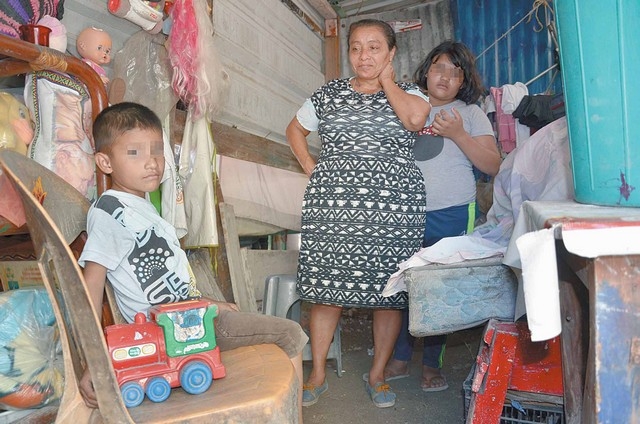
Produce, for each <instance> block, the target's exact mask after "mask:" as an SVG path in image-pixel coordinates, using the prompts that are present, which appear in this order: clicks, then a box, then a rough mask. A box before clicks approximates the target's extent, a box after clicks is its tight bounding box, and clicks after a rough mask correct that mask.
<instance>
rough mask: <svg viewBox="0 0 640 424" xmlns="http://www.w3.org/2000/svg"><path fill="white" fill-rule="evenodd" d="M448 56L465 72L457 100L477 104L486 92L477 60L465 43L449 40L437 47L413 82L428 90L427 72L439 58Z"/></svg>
mask: <svg viewBox="0 0 640 424" xmlns="http://www.w3.org/2000/svg"><path fill="white" fill-rule="evenodd" d="M443 54H446V55H447V56H449V60H451V63H453V64H454V65H455V66H456V67H457V68H460V69H462V71H463V72H464V81H462V85H461V86H460V89H459V90H458V94H457V95H456V99H459V100H462V101H463V102H465V103H466V104H471V103H475V102H476V101H477V100H478V99H479V98H480V96H481V95H482V94H484V92H485V88H484V85H483V84H482V79H481V78H480V74H479V73H478V70H477V69H476V58H475V56H474V55H473V53H472V52H471V50H469V47H467V46H466V45H465V44H463V43H459V42H455V41H452V40H447V41H444V42H442V43H440V44H439V45H438V46H437V47H435V48H434V49H433V50H431V52H430V53H429V55H427V57H426V58H425V59H424V60H423V61H422V63H421V64H420V65H419V66H418V69H416V71H415V72H414V74H413V80H414V81H415V83H416V84H418V85H419V86H420V88H422V89H423V90H425V91H428V90H427V72H429V68H430V67H431V65H433V64H434V63H436V62H437V61H438V58H439V57H440V56H442V55H443Z"/></svg>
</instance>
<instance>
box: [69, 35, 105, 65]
mask: <svg viewBox="0 0 640 424" xmlns="http://www.w3.org/2000/svg"><path fill="white" fill-rule="evenodd" d="M76 48H77V49H78V54H79V55H80V56H82V58H83V59H85V60H90V61H91V62H93V63H95V64H97V65H106V64H107V63H109V62H110V61H111V36H109V34H108V33H107V32H106V31H104V30H101V29H98V28H94V27H89V28H85V29H83V30H82V31H81V32H80V34H78V39H77V40H76Z"/></svg>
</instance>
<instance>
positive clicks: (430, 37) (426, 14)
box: [340, 0, 453, 81]
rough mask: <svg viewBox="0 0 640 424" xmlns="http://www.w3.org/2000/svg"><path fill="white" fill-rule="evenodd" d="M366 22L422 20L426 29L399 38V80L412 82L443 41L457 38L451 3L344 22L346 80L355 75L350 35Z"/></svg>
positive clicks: (396, 66) (443, 0)
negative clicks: (358, 23)
mask: <svg viewBox="0 0 640 424" xmlns="http://www.w3.org/2000/svg"><path fill="white" fill-rule="evenodd" d="M364 18H374V19H380V20H383V21H387V22H388V21H397V20H399V21H402V20H410V19H421V20H422V29H419V30H413V31H407V32H400V33H397V34H396V40H397V43H398V51H397V52H396V55H395V58H394V60H393V65H394V69H395V71H396V79H398V80H400V81H412V80H413V72H414V71H415V70H416V68H417V67H418V65H419V64H420V62H422V60H423V59H424V58H425V56H426V55H427V54H428V53H429V51H431V49H432V48H434V47H435V46H437V45H438V44H439V43H440V42H442V41H443V40H446V39H448V38H453V24H452V19H451V12H450V8H449V0H441V1H437V2H430V3H427V4H424V5H420V6H413V7H409V8H406V9H398V10H394V11H392V12H384V13H378V14H369V15H356V16H352V17H349V18H346V19H343V20H342V21H340V51H341V53H340V57H341V73H342V76H343V77H347V76H350V75H353V71H352V70H351V66H350V65H349V56H348V54H347V32H348V30H349V25H350V24H351V23H352V22H355V21H359V20H360V19H364Z"/></svg>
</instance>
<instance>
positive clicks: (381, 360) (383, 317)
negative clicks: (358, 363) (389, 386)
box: [369, 309, 402, 387]
mask: <svg viewBox="0 0 640 424" xmlns="http://www.w3.org/2000/svg"><path fill="white" fill-rule="evenodd" d="M401 323H402V314H401V311H400V310H397V309H374V310H373V362H372V364H371V370H370V371H369V385H370V386H371V387H374V385H375V384H376V383H379V382H384V367H385V365H386V364H387V361H389V358H391V355H392V354H393V347H394V345H395V343H396V339H397V338H398V333H400V325H401Z"/></svg>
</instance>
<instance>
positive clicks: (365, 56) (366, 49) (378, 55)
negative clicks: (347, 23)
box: [349, 26, 396, 79]
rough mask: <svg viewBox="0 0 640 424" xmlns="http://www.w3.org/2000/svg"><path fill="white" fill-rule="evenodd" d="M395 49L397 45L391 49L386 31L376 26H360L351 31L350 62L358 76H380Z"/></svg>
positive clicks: (371, 77)
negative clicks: (385, 34)
mask: <svg viewBox="0 0 640 424" xmlns="http://www.w3.org/2000/svg"><path fill="white" fill-rule="evenodd" d="M395 51H396V48H395V47H394V48H393V49H391V50H389V45H388V44H387V39H386V38H385V36H384V33H383V32H382V30H381V29H380V28H378V27H376V26H364V27H360V28H357V29H356V30H355V31H353V32H352V33H351V38H350V39H349V62H350V63H351V67H352V68H353V71H354V72H355V74H356V76H357V77H358V78H362V79H375V78H378V76H379V75H380V72H382V70H383V69H384V67H385V66H387V64H388V63H389V62H391V60H392V59H393V55H394V53H395Z"/></svg>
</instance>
